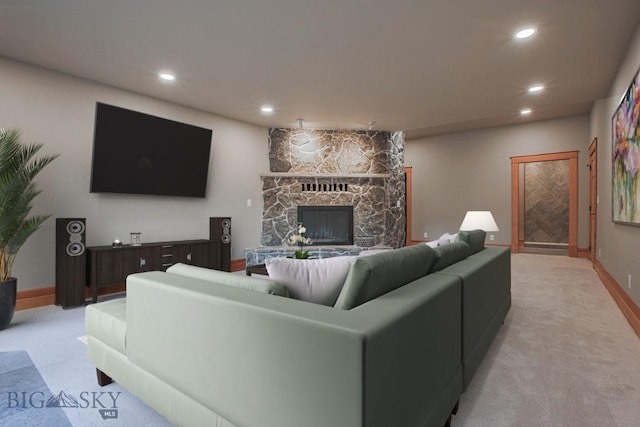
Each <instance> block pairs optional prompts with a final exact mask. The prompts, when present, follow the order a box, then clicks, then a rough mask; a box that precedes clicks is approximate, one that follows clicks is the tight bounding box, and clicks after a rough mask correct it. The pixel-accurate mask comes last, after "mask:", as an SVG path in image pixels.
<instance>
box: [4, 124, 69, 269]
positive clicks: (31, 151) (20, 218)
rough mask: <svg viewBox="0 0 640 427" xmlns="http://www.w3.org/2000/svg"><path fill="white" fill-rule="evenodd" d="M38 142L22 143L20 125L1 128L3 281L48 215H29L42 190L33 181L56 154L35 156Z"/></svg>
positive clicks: (39, 146) (38, 148)
mask: <svg viewBox="0 0 640 427" xmlns="http://www.w3.org/2000/svg"><path fill="white" fill-rule="evenodd" d="M40 148H42V145H39V144H22V143H21V141H20V132H19V131H18V130H17V129H0V281H3V280H7V279H8V278H9V277H10V276H11V265H12V264H13V259H14V258H15V255H16V254H17V253H18V250H19V249H20V247H21V246H22V245H23V244H24V243H25V242H26V241H27V239H28V238H29V236H31V235H32V234H33V233H34V232H35V231H36V230H38V228H40V226H41V225H42V223H43V222H44V221H45V220H46V219H47V218H48V217H49V215H34V216H31V217H29V213H30V212H31V208H32V207H33V200H34V199H35V198H36V196H37V195H38V194H40V190H38V189H37V188H36V186H35V183H34V182H33V180H34V178H35V177H36V175H38V173H40V171H42V169H44V168H45V167H46V166H47V165H48V164H49V163H51V162H52V161H53V160H54V159H55V158H56V157H58V156H57V155H46V156H40V157H36V154H37V153H38V151H39V150H40Z"/></svg>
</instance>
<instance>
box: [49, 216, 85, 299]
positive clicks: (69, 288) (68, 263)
mask: <svg viewBox="0 0 640 427" xmlns="http://www.w3.org/2000/svg"><path fill="white" fill-rule="evenodd" d="M86 285H87V249H86V220H85V219H84V218H57V219H56V301H55V302H56V305H61V306H62V307H63V308H67V307H75V306H79V305H83V304H84V301H85V286H86Z"/></svg>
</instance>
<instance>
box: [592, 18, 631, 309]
mask: <svg viewBox="0 0 640 427" xmlns="http://www.w3.org/2000/svg"><path fill="white" fill-rule="evenodd" d="M639 68H640V26H639V27H638V29H637V31H636V34H635V37H634V39H633V41H632V43H631V46H630V48H629V51H628V53H627V56H626V58H625V60H624V62H623V63H622V64H621V66H620V68H619V70H618V75H617V76H616V79H615V80H614V81H613V82H612V85H611V90H610V92H609V97H608V98H606V99H602V100H600V101H598V102H596V103H595V105H594V107H593V110H592V111H591V136H592V137H595V138H598V196H599V198H600V203H599V204H598V226H597V230H598V234H597V243H596V248H597V249H598V251H597V252H596V255H597V257H598V260H599V261H600V262H601V263H602V265H603V266H604V268H605V269H606V270H607V271H608V272H609V273H610V274H611V275H612V276H613V277H614V278H615V279H616V281H617V282H618V284H619V285H620V286H621V287H622V288H623V289H624V290H625V291H626V292H627V293H628V294H629V296H631V298H632V299H633V301H634V302H635V303H636V305H640V263H638V254H639V253H640V227H633V226H628V225H621V224H614V223H613V221H612V214H611V212H612V211H611V186H612V184H611V155H612V153H611V149H612V138H611V118H612V116H613V113H614V112H615V109H616V108H617V107H618V103H619V102H620V99H621V98H622V96H623V95H624V93H625V91H626V90H627V88H628V87H629V84H630V83H631V79H632V78H633V77H634V76H635V74H636V72H637V71H638V69H639ZM628 275H631V289H628Z"/></svg>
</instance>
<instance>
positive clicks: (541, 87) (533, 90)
mask: <svg viewBox="0 0 640 427" xmlns="http://www.w3.org/2000/svg"><path fill="white" fill-rule="evenodd" d="M527 90H528V92H529V93H537V92H542V91H543V90H544V85H533V86H529V89H527Z"/></svg>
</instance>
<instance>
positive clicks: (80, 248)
mask: <svg viewBox="0 0 640 427" xmlns="http://www.w3.org/2000/svg"><path fill="white" fill-rule="evenodd" d="M82 254H84V244H82V242H71V243H69V244H68V245H67V255H69V256H80V255H82Z"/></svg>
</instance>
